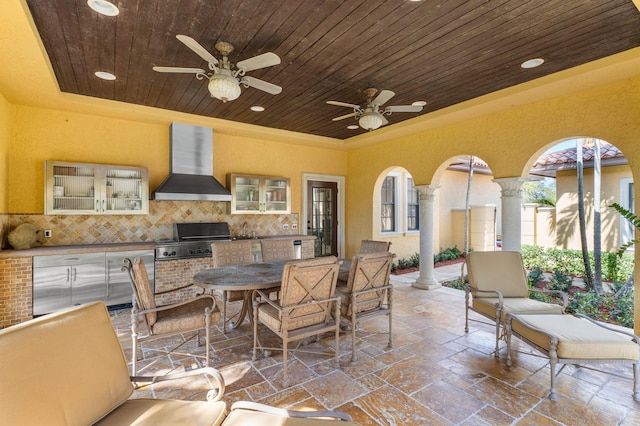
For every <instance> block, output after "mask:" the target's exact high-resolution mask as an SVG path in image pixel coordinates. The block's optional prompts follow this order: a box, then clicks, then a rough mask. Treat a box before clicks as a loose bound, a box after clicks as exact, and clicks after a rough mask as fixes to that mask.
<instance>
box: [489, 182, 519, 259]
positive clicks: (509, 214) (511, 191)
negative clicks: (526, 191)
mask: <svg viewBox="0 0 640 426" xmlns="http://www.w3.org/2000/svg"><path fill="white" fill-rule="evenodd" d="M493 181H494V182H495V183H497V184H498V185H500V188H501V189H502V196H501V199H502V250H508V251H520V248H521V238H522V235H521V234H522V222H521V216H522V184H523V183H524V182H526V179H523V178H521V177H517V178H501V179H493Z"/></svg>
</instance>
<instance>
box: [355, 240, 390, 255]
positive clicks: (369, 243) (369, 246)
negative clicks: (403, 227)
mask: <svg viewBox="0 0 640 426" xmlns="http://www.w3.org/2000/svg"><path fill="white" fill-rule="evenodd" d="M390 247H391V241H374V240H362V242H361V243H360V253H380V252H385V251H389V248H390Z"/></svg>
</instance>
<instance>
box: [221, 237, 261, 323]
mask: <svg viewBox="0 0 640 426" xmlns="http://www.w3.org/2000/svg"><path fill="white" fill-rule="evenodd" d="M252 245H253V242H252V241H251V240H236V241H220V242H216V243H212V244H211V262H212V263H211V266H212V267H214V268H220V267H222V266H233V265H246V264H250V263H253V253H252V251H251V247H252ZM215 294H216V295H217V296H218V297H219V298H220V300H221V303H220V305H221V308H222V332H223V333H225V334H226V333H227V323H232V320H233V318H234V316H232V317H230V318H228V317H227V304H228V303H229V302H238V301H241V300H244V298H245V292H244V291H225V290H215ZM236 315H237V314H236ZM241 320H242V319H241V318H240V319H238V322H240V321H241Z"/></svg>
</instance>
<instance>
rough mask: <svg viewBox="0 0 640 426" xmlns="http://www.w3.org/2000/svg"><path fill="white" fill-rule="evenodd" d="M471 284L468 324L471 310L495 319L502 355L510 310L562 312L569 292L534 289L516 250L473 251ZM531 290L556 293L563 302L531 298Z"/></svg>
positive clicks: (467, 297)
mask: <svg viewBox="0 0 640 426" xmlns="http://www.w3.org/2000/svg"><path fill="white" fill-rule="evenodd" d="M466 263H467V272H468V277H469V284H468V285H467V286H466V287H465V326H464V331H465V332H469V310H472V311H474V312H477V313H478V314H480V315H482V316H484V317H486V318H489V319H490V320H492V321H494V322H495V327H496V347H495V352H494V356H496V357H498V352H499V349H500V348H499V341H500V340H505V341H506V337H505V320H506V316H507V314H509V313H511V314H516V315H518V314H562V313H564V311H565V308H566V307H567V295H566V294H565V293H564V292H562V291H557V290H535V289H530V288H529V285H528V280H527V273H526V270H525V268H524V264H523V262H522V256H521V255H520V253H519V252H516V251H473V252H471V253H469V255H468V256H467V259H466ZM531 292H540V293H549V294H555V295H557V297H559V298H560V299H561V300H562V303H561V304H557V303H546V302H541V301H538V300H533V299H530V298H529V294H530V293H531Z"/></svg>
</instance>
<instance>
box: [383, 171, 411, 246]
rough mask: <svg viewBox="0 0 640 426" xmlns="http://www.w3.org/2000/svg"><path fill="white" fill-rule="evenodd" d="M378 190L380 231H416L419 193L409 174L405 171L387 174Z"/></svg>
mask: <svg viewBox="0 0 640 426" xmlns="http://www.w3.org/2000/svg"><path fill="white" fill-rule="evenodd" d="M380 191H381V192H380V221H381V222H380V232H381V233H387V234H388V233H407V232H409V233H410V232H418V231H419V230H420V193H419V191H418V190H417V189H416V188H415V186H414V183H413V178H412V177H411V175H410V174H409V173H407V172H391V173H389V174H387V175H386V176H385V178H384V180H383V182H382V186H381V190H380Z"/></svg>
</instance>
